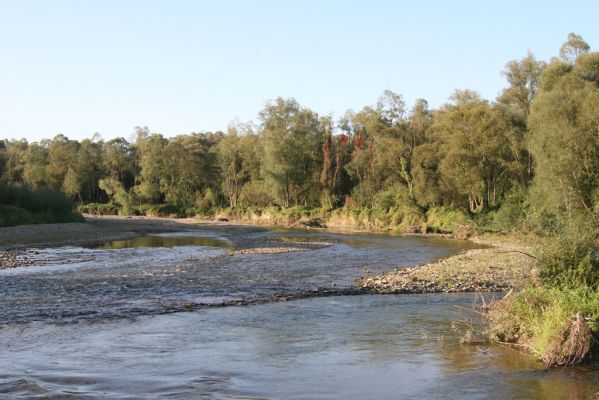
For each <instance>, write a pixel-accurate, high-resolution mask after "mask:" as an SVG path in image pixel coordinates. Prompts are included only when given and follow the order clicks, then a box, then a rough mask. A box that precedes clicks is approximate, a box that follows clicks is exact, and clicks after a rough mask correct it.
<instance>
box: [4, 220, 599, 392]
mask: <svg viewBox="0 0 599 400" xmlns="http://www.w3.org/2000/svg"><path fill="white" fill-rule="evenodd" d="M468 246H471V245H470V244H468V243H467V242H459V241H452V240H444V239H433V238H418V237H399V236H391V235H366V234H360V235H347V234H333V233H321V232H319V233H310V232H299V231H276V230H275V231H271V230H261V229H254V228H241V227H239V228H227V229H223V228H219V227H210V226H204V227H201V228H189V229H188V230H186V231H181V232H173V233H167V234H161V235H153V236H149V237H146V238H138V239H134V240H131V241H119V242H111V243H102V244H96V245H94V246H89V247H87V248H81V247H58V248H50V249H34V250H30V251H29V252H28V254H27V257H29V258H30V260H33V262H32V264H33V265H31V266H28V267H23V268H15V269H10V270H3V271H0V290H1V297H0V300H1V302H0V398H10V399H12V398H61V399H63V398H74V399H79V398H81V399H86V398H114V399H122V398H130V399H148V398H175V399H188V398H190V399H193V398H216V399H263V398H280V399H288V398H294V399H348V398H357V399H368V398H372V399H396V398H400V399H401V398H406V399H410V398H419V399H422V398H463V399H479V398H480V399H483V398H500V399H502V398H518V399H520V398H530V399H551V398H556V399H561V398H571V399H579V398H594V397H595V396H596V393H598V392H599V370H598V369H597V368H595V367H589V368H584V367H581V368H574V369H546V368H544V367H543V366H542V365H541V364H539V363H538V362H537V361H536V360H535V359H534V358H532V357H530V356H527V355H523V354H521V353H519V352H516V351H514V350H510V349H505V348H503V347H497V346H489V345H482V344H480V345H473V344H468V345H465V344H460V339H461V338H462V337H463V328H464V326H467V325H468V324H471V323H472V324H476V323H477V322H476V320H475V319H473V318H474V316H473V315H472V314H470V313H468V312H467V311H464V308H468V307H471V306H472V304H473V302H474V301H476V299H475V297H474V296H473V295H455V294H454V295H386V296H381V295H339V296H323V297H309V296H304V294H309V293H319V292H322V291H324V292H326V293H329V294H346V293H351V291H350V290H348V288H351V286H352V282H353V279H355V278H357V277H359V276H361V275H363V274H364V273H366V272H370V273H375V272H379V271H383V270H389V269H392V268H396V267H399V268H401V267H405V266H409V265H415V264H420V263H424V262H429V261H432V260H434V259H437V258H440V257H444V256H447V255H450V254H452V253H455V252H456V251H459V250H460V249H462V248H464V247H468ZM256 249H263V250H264V251H256ZM273 249H275V250H276V249H279V250H280V251H285V252H276V251H273ZM289 250H299V251H289ZM287 251H289V252H287ZM302 297H306V298H302ZM281 298H297V300H294V301H274V302H270V300H271V299H276V300H280V299H281ZM239 303H243V304H245V305H237V306H235V305H234V304H239ZM231 305H233V306H231ZM464 322H465V323H466V325H464V324H463V323H464Z"/></svg>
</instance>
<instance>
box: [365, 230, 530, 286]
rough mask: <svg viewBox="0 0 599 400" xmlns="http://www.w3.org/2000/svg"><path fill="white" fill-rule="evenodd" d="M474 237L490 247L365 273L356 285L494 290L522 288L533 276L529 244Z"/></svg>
mask: <svg viewBox="0 0 599 400" xmlns="http://www.w3.org/2000/svg"><path fill="white" fill-rule="evenodd" d="M474 240H475V241H477V242H479V243H481V244H484V245H491V246H493V247H492V248H486V249H476V250H467V251H465V252H463V253H460V254H457V255H455V256H452V257H449V258H446V259H443V260H440V261H437V262H434V263H431V264H426V265H421V266H417V267H414V268H405V269H396V270H394V271H389V272H384V273H382V274H378V275H373V276H365V277H362V278H360V279H359V280H358V281H357V285H358V287H359V288H361V289H365V290H371V291H374V292H376V293H454V292H498V291H508V290H512V289H519V288H522V287H524V286H525V285H526V284H527V283H528V282H530V281H531V279H534V271H533V270H532V268H533V267H532V266H533V261H534V259H533V258H532V257H531V256H529V255H528V254H530V253H532V252H533V248H532V246H528V245H525V244H523V243H515V242H507V241H506V240H505V238H503V239H501V238H496V237H485V238H483V239H480V238H479V239H474ZM531 271H532V273H531Z"/></svg>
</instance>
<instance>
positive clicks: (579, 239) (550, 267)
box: [538, 225, 599, 290]
mask: <svg viewBox="0 0 599 400" xmlns="http://www.w3.org/2000/svg"><path fill="white" fill-rule="evenodd" d="M595 229H596V228H595ZM538 268H539V271H540V277H541V280H542V281H543V283H544V284H546V285H548V286H551V287H556V288H562V289H569V288H576V287H587V288H591V289H594V290H597V289H599V244H598V243H597V231H594V232H593V230H592V229H591V230H589V229H585V227H584V225H582V226H577V227H568V228H567V229H566V230H565V232H564V233H562V234H560V235H557V236H555V237H554V238H552V239H551V241H550V242H549V244H548V245H547V246H544V247H543V251H542V253H541V255H540V256H539V259H538Z"/></svg>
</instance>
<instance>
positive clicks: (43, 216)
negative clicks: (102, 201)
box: [0, 182, 83, 226]
mask: <svg viewBox="0 0 599 400" xmlns="http://www.w3.org/2000/svg"><path fill="white" fill-rule="evenodd" d="M0 205H2V217H1V218H0V224H1V225H4V226H9V225H11V226H12V225H22V224H37V223H54V222H73V221H82V220H83V218H82V217H81V215H79V214H77V213H74V212H73V209H74V203H73V201H72V200H70V199H69V198H68V197H67V196H66V195H65V194H64V193H62V192H59V191H54V190H49V189H42V190H30V189H28V188H27V187H15V186H9V185H6V184H5V183H3V182H0Z"/></svg>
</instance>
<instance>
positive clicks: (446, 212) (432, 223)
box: [426, 207, 470, 232]
mask: <svg viewBox="0 0 599 400" xmlns="http://www.w3.org/2000/svg"><path fill="white" fill-rule="evenodd" d="M426 223H427V225H428V226H429V228H430V230H431V231H433V232H454V231H455V230H456V229H458V228H459V227H460V226H464V225H468V224H469V223H470V221H469V220H468V216H467V215H466V214H465V213H463V212H461V211H459V210H450V209H447V208H445V207H433V208H431V209H430V210H428V212H427V213H426Z"/></svg>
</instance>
